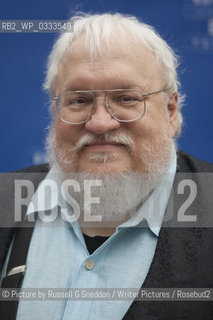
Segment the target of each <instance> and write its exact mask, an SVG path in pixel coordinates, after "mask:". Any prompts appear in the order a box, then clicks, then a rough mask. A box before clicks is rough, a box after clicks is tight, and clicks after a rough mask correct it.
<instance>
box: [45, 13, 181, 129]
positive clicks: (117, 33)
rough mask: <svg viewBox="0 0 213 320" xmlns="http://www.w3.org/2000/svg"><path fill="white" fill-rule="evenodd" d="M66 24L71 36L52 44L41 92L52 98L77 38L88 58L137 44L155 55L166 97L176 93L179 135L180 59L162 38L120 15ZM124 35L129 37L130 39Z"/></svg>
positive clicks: (64, 35)
mask: <svg viewBox="0 0 213 320" xmlns="http://www.w3.org/2000/svg"><path fill="white" fill-rule="evenodd" d="M69 22H70V23H71V24H72V26H73V32H64V33H61V34H60V35H59V38H58V39H57V41H56V42H55V44H54V47H53V50H52V52H51V53H50V55H49V58H48V64H47V72H46V79H45V82H44V89H45V90H47V91H48V92H49V93H50V95H51V96H53V95H54V87H55V77H56V75H57V70H58V66H59V63H60V62H61V60H62V58H63V57H64V55H65V53H66V51H67V49H68V48H69V46H70V45H71V43H72V41H73V40H75V39H76V38H78V37H79V36H80V35H82V34H83V35H85V45H86V46H87V48H88V50H89V52H90V55H91V57H93V56H94V55H97V54H99V55H102V54H103V53H104V54H106V51H108V53H110V52H112V50H116V49H117V50H118V49H119V50H121V48H123V49H125V48H128V39H131V41H132V42H135V43H136V45H138V42H139V43H141V44H143V45H144V46H146V47H147V48H148V49H149V50H151V51H152V52H153V53H154V55H155V57H156V62H157V64H158V65H159V68H160V70H161V72H162V75H163V77H164V80H165V83H166V87H167V89H168V90H167V92H168V94H169V96H170V95H172V94H173V93H175V92H178V91H179V99H178V121H179V130H178V135H179V134H180V132H181V126H182V122H183V117H182V113H181V108H182V106H183V103H184V99H185V96H184V95H182V94H181V93H180V82H179V80H178V75H177V68H178V66H179V61H178V60H179V59H178V56H177V55H176V54H175V53H174V51H173V50H172V48H171V47H170V46H169V45H168V44H167V43H166V41H165V40H163V39H162V38H161V36H160V35H159V34H158V33H157V32H156V31H155V30H154V28H153V27H151V26H150V25H148V24H145V23H142V22H140V21H139V20H138V19H137V18H136V17H134V16H126V15H122V14H120V13H116V14H95V15H88V14H81V15H76V16H74V17H72V18H71V19H70V20H69ZM127 35H130V36H131V37H130V38H129V37H127Z"/></svg>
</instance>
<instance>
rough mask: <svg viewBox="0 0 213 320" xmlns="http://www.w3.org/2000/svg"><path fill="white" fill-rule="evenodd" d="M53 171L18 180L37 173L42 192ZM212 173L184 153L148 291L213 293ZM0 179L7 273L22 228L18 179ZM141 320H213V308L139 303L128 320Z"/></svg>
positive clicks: (1, 254) (1, 253)
mask: <svg viewBox="0 0 213 320" xmlns="http://www.w3.org/2000/svg"><path fill="white" fill-rule="evenodd" d="M47 171H48V167H47V165H42V166H35V167H31V168H28V169H25V170H23V171H22V172H21V173H18V175H21V176H22V178H23V179H24V178H26V177H29V175H31V172H34V173H35V172H37V174H32V177H31V179H33V183H34V185H35V188H36V187H37V186H38V183H39V181H41V180H42V179H43V178H44V176H45V175H46V173H47ZM212 173H213V165H212V164H208V163H205V162H203V161H200V160H197V159H196V158H194V157H192V156H190V155H188V154H186V153H183V152H178V170H177V174H176V177H175V181H174V186H173V191H172V193H171V195H170V201H169V204H168V207H167V212H166V216H168V219H167V221H165V222H164V223H163V226H162V228H161V231H160V234H159V240H158V243H157V248H156V251H155V255H154V258H153V261H152V264H151V267H150V269H149V272H148V275H147V277H146V279H145V282H144V284H143V286H142V289H145V288H154V289H156V288H172V289H174V290H175V289H176V290H175V291H173V290H172V292H174V297H176V294H177V289H178V288H179V289H180V290H181V288H192V289H194V288H204V289H205V288H213V275H212V273H213V229H212V228H211V227H212V226H213V223H211V219H212V220H213V218H211V215H212V216H213V209H212V208H213V200H212V198H213V197H212V196H211V195H212V189H211V188H212V186H213V179H212V176H213V174H212ZM19 178H20V177H19ZM0 179H1V180H0V197H1V203H2V205H1V212H0V214H1V216H0V217H1V226H3V225H4V226H8V225H10V227H9V228H1V230H0V265H1V267H2V266H3V264H4V261H5V257H6V254H7V251H8V247H9V245H10V243H11V239H12V236H13V234H14V231H15V229H16V224H15V223H14V222H13V220H14V219H13V215H11V213H12V212H14V206H13V203H11V201H12V202H14V201H13V195H14V188H13V187H12V185H13V183H11V182H12V181H13V180H14V177H13V178H11V177H10V176H7V175H3V176H2V177H0ZM190 181H192V183H191V182H190ZM8 185H9V187H8ZM193 188H194V189H193ZM196 188H197V189H196ZM192 191H193V192H192ZM191 192H192V193H194V195H192V193H191ZM191 196H192V197H191ZM184 210H185V211H184ZM23 214H24V213H23ZM11 216H12V218H11ZM183 216H184V217H186V216H187V217H190V216H192V217H193V216H196V217H197V222H193V221H192V222H190V223H188V224H187V222H186V223H185V222H184V223H183V222H179V221H178V219H179V218H181V217H183ZM189 220H190V218H189ZM154 291H155V292H156V290H154ZM162 291H163V290H162V289H161V292H162ZM192 291H193V292H195V290H192ZM203 291H205V290H203ZM206 296H208V293H207V294H206ZM136 319H137V320H167V319H168V320H171V319H172V320H192V319H193V320H201V319H204V320H212V319H213V302H209V301H200V300H199V301H198V300H197V301H186V300H185V301H174V300H173V301H172V299H171V298H170V299H169V301H134V302H133V304H132V305H131V306H130V308H129V310H128V312H127V313H126V315H125V317H124V318H123V320H136ZM94 320H99V319H94ZM112 320H113V319H112Z"/></svg>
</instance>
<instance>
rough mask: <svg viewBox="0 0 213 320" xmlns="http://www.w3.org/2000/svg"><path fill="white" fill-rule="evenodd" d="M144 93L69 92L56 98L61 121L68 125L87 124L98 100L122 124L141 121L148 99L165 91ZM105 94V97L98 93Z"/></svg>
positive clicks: (134, 91)
mask: <svg viewBox="0 0 213 320" xmlns="http://www.w3.org/2000/svg"><path fill="white" fill-rule="evenodd" d="M165 90H166V89H162V90H159V91H155V92H149V93H143V92H142V91H141V90H137V89H115V90H93V91H67V92H63V93H61V94H60V95H59V96H57V97H54V98H53V100H54V101H56V106H57V111H58V115H59V117H60V119H61V120H62V121H63V122H65V123H68V124H82V123H85V122H87V121H88V120H89V119H90V118H91V116H92V114H93V113H94V112H95V109H96V104H95V101H96V100H97V99H100V98H101V99H103V100H104V104H105V106H106V108H107V110H108V112H109V113H110V114H111V116H112V118H114V119H115V120H117V121H120V122H133V121H136V120H139V119H141V118H142V117H143V116H144V114H145V111H146V97H148V96H150V95H152V94H157V93H160V92H163V91H165ZM99 92H100V93H104V97H100V96H97V93H99Z"/></svg>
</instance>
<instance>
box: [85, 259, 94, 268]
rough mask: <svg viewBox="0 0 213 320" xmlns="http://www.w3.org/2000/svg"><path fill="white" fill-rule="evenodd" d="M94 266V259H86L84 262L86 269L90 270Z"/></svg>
mask: <svg viewBox="0 0 213 320" xmlns="http://www.w3.org/2000/svg"><path fill="white" fill-rule="evenodd" d="M94 266H95V263H94V261H92V260H87V262H86V264H85V268H86V269H87V270H92V269H93V268H94Z"/></svg>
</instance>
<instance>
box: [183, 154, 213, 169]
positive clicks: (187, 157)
mask: <svg viewBox="0 0 213 320" xmlns="http://www.w3.org/2000/svg"><path fill="white" fill-rule="evenodd" d="M177 170H178V171H179V172H213V164H212V163H210V162H206V161H203V160H200V159H198V158H196V157H194V156H192V155H191V154H189V153H187V152H184V151H181V150H180V151H177Z"/></svg>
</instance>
